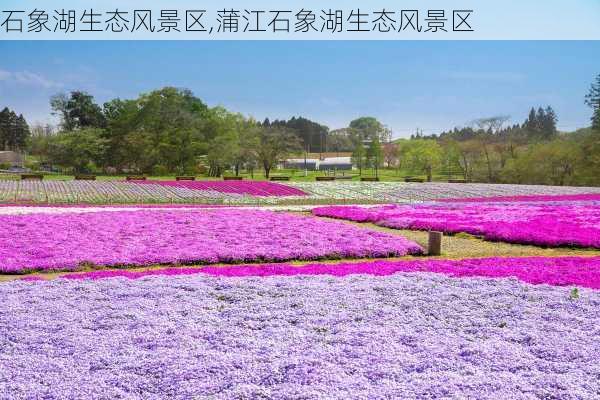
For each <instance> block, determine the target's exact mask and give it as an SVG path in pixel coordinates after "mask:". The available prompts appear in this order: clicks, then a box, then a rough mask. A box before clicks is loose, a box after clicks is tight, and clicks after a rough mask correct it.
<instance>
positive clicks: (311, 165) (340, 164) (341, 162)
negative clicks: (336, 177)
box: [282, 157, 352, 171]
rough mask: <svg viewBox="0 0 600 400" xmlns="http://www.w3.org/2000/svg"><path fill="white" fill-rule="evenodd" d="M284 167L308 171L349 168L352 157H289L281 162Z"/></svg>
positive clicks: (350, 167)
mask: <svg viewBox="0 0 600 400" xmlns="http://www.w3.org/2000/svg"><path fill="white" fill-rule="evenodd" d="M282 166H283V168H286V169H305V168H306V169H307V170H309V171H317V170H319V171H334V170H351V169H352V157H326V158H324V159H322V160H319V159H315V158H307V159H306V163H305V159H304V158H289V159H287V160H285V162H284V163H283V165H282Z"/></svg>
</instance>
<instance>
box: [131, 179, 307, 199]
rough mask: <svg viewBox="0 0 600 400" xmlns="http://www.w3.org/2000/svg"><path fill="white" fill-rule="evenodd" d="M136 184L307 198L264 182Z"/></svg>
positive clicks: (301, 193) (163, 182)
mask: <svg viewBox="0 0 600 400" xmlns="http://www.w3.org/2000/svg"><path fill="white" fill-rule="evenodd" d="M136 183H139V184H146V185H160V186H167V187H173V188H185V189H193V190H201V191H209V192H211V191H212V192H219V193H234V194H239V195H247V196H265V197H271V196H278V197H284V196H306V193H304V192H303V191H302V190H300V189H297V188H295V187H291V186H286V185H282V184H280V183H274V182H263V181H138V182H136Z"/></svg>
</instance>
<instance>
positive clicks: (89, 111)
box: [50, 90, 106, 131]
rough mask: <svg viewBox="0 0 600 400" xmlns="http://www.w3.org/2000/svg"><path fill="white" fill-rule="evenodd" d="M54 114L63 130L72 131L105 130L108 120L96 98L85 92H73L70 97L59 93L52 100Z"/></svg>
mask: <svg viewBox="0 0 600 400" xmlns="http://www.w3.org/2000/svg"><path fill="white" fill-rule="evenodd" d="M50 106H51V107H52V110H53V114H54V115H58V116H59V117H60V119H61V128H62V129H63V130H64V131H72V130H75V129H82V128H104V127H105V125H106V120H105V118H104V114H103V113H102V109H101V108H100V106H98V104H96V103H95V102H94V97H93V96H91V95H90V94H88V93H86V92H83V91H78V90H75V91H72V92H71V93H70V95H69V96H67V95H66V94H64V93H59V94H56V95H54V96H52V97H51V98H50Z"/></svg>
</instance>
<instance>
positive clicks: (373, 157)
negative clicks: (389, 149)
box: [366, 136, 383, 176]
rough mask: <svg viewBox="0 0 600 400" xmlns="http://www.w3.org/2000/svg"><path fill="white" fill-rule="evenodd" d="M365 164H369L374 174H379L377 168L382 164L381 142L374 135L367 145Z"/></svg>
mask: <svg viewBox="0 0 600 400" xmlns="http://www.w3.org/2000/svg"><path fill="white" fill-rule="evenodd" d="M366 158H367V165H369V166H370V167H371V168H373V170H374V171H375V176H379V168H380V167H381V165H382V164H383V149H382V148H381V143H380V142H379V138H378V137H377V136H375V137H374V138H373V140H371V143H369V147H368V148H367V154H366Z"/></svg>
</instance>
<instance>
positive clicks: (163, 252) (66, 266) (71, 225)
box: [0, 209, 422, 273]
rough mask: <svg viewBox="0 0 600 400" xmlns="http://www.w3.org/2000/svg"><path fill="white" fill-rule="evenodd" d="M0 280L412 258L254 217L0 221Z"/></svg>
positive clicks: (367, 238)
mask: <svg viewBox="0 0 600 400" xmlns="http://www.w3.org/2000/svg"><path fill="white" fill-rule="evenodd" d="M0 226H2V230H0V272H4V273H24V272H28V271H35V270H77V269H80V268H81V267H83V266H88V267H90V266H92V267H93V266H144V265H152V264H166V263H169V264H173V263H180V264H188V263H239V262H252V261H259V262H260V261H286V260H312V259H321V258H363V257H388V256H403V255H407V254H419V253H421V252H422V248H421V247H420V246H419V245H418V244H416V243H413V242H411V241H409V240H407V239H405V238H403V237H401V236H398V235H393V234H387V233H383V232H378V231H374V230H370V229H365V228H361V227H356V226H351V225H349V224H346V223H344V222H341V221H339V222H338V221H327V220H321V219H318V218H314V217H312V216H301V215H296V214H289V213H282V212H271V211H258V210H229V209H218V210H197V211H193V212H182V211H159V210H151V211H147V210H139V211H106V212H93V213H70V214H62V215H52V214H27V215H1V216H0Z"/></svg>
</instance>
